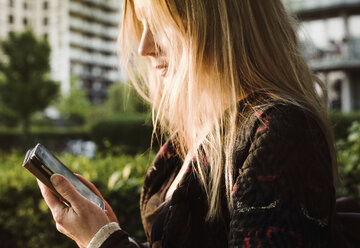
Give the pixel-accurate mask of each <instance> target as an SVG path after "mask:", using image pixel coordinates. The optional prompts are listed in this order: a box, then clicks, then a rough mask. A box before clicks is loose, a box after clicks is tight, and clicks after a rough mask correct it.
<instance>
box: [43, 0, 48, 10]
mask: <svg viewBox="0 0 360 248" xmlns="http://www.w3.org/2000/svg"><path fill="white" fill-rule="evenodd" d="M48 8H49V3H48V1H45V2H44V3H43V9H48Z"/></svg>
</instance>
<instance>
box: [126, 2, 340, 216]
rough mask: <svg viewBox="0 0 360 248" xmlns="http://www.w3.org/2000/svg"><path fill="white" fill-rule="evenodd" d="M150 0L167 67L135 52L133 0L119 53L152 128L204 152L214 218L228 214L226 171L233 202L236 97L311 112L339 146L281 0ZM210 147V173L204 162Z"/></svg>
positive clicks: (187, 149) (188, 149)
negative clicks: (162, 72) (159, 69)
mask: <svg viewBox="0 0 360 248" xmlns="http://www.w3.org/2000/svg"><path fill="white" fill-rule="evenodd" d="M144 2H145V3H146V21H147V22H148V24H149V26H150V29H151V31H152V33H153V35H154V40H155V43H157V44H163V45H164V46H165V47H167V51H166V52H167V57H168V58H169V62H168V63H169V65H168V72H167V75H166V77H164V78H161V77H160V76H158V75H156V74H155V72H154V70H153V69H152V68H150V67H149V66H147V64H146V63H145V62H144V59H143V58H140V56H138V54H137V48H138V45H139V42H140V39H141V33H142V27H141V23H140V22H139V21H138V20H137V19H136V16H135V9H134V3H133V0H125V4H124V16H123V22H122V32H121V39H120V40H121V54H122V56H123V59H124V63H125V66H126V67H127V70H128V72H129V76H130V78H131V80H132V82H133V84H134V86H135V88H136V89H137V90H138V92H139V94H140V95H141V96H143V97H144V99H146V100H147V101H148V102H149V103H150V104H151V105H152V109H153V122H154V130H155V129H156V128H157V126H158V125H160V129H161V131H162V134H163V135H165V136H167V137H170V136H171V137H172V141H173V143H174V144H175V147H176V150H177V152H178V153H179V155H180V156H181V157H182V158H183V159H184V165H183V166H189V163H191V161H190V160H191V158H192V156H193V155H194V156H195V157H196V158H197V164H196V166H197V167H198V169H197V170H196V171H197V174H198V177H199V179H200V181H201V183H202V185H203V186H204V189H205V192H206V194H207V197H208V203H209V212H208V219H209V220H211V219H214V218H217V217H219V216H220V215H221V212H222V209H221V200H220V199H221V190H222V189H221V185H222V181H223V180H224V179H225V185H226V193H227V198H228V205H229V208H230V209H231V208H232V198H231V189H232V187H233V184H234V182H233V169H234V168H233V163H232V158H231V155H232V149H233V145H234V142H235V138H236V135H237V130H238V128H239V125H241V123H239V122H238V120H239V119H238V116H239V110H238V109H237V103H238V101H239V100H241V99H245V98H246V97H247V96H248V95H249V94H251V93H253V92H259V97H261V96H263V97H264V98H263V99H265V98H271V99H276V100H279V101H283V102H290V103H292V104H296V105H298V106H300V107H301V108H305V109H306V110H308V111H310V112H312V113H313V114H314V116H315V118H316V119H317V122H318V123H319V125H320V127H321V128H322V129H323V131H324V133H325V135H326V137H327V140H328V144H329V148H330V151H331V154H332V155H333V156H334V154H335V153H334V147H333V144H334V142H333V137H332V135H331V131H330V128H329V124H328V120H327V114H326V110H325V108H324V104H323V103H322V101H321V99H320V98H319V96H318V94H317V92H316V90H315V83H317V84H319V85H320V86H322V83H321V82H320V81H319V80H318V78H316V77H315V76H314V75H313V73H312V72H311V71H310V70H309V68H308V66H307V65H306V63H305V61H304V59H303V57H302V56H301V55H300V53H299V49H298V44H297V37H296V34H295V31H294V29H293V25H292V23H294V22H293V19H292V18H291V17H290V16H289V15H288V14H287V12H286V11H285V9H284V6H283V4H282V2H281V1H280V0H271V1H262V0H241V1H233V0H224V1H218V0H208V1H199V0H187V1H182V0H146V1H144ZM172 51H176V52H172ZM134 68H136V69H135V70H134ZM324 93H326V92H325V91H324ZM261 100H262V99H259V101H260V102H261ZM249 104H251V103H249ZM225 110H226V111H225ZM205 154H206V161H207V163H208V164H209V166H210V174H209V175H208V176H206V175H205V173H204V169H203V167H202V166H200V164H201V163H202V162H203V161H202V160H204V157H205ZM332 160H333V168H334V173H336V162H335V161H336V159H335V157H333V158H332ZM224 175H225V176H224Z"/></svg>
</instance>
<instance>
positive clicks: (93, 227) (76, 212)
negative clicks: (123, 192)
mask: <svg viewBox="0 0 360 248" xmlns="http://www.w3.org/2000/svg"><path fill="white" fill-rule="evenodd" d="M78 178H79V179H80V180H81V181H83V182H84V183H85V184H86V185H88V186H89V187H90V188H91V189H92V190H94V191H95V192H96V193H97V194H98V195H99V196H100V197H101V195H100V193H99V191H98V190H97V189H96V188H95V186H94V185H92V184H90V183H89V182H87V181H86V180H85V179H84V178H83V177H80V176H78ZM38 183H39V187H40V190H41V194H42V195H43V197H44V199H45V201H46V203H47V205H48V206H49V208H50V211H51V213H52V215H53V218H54V220H55V222H56V228H57V230H58V231H59V232H61V233H63V234H65V235H66V236H68V237H69V238H71V239H73V240H74V241H75V242H76V243H77V245H78V246H79V247H87V245H88V244H89V242H90V241H91V239H92V238H93V236H94V235H95V234H96V233H97V232H98V230H99V229H100V228H101V227H103V226H104V225H106V224H108V223H110V222H112V221H117V220H116V217H115V214H114V213H113V211H112V210H111V208H110V206H109V204H107V203H106V207H107V211H103V210H102V209H101V208H100V207H98V206H96V205H95V204H94V203H92V202H91V201H89V200H88V199H86V198H85V197H83V196H82V195H80V194H79V193H78V192H77V191H76V189H75V188H74V186H73V185H72V184H71V183H70V182H69V181H68V180H67V179H66V178H65V177H63V176H61V175H53V176H52V177H51V183H52V184H53V186H54V188H55V189H56V190H57V191H58V192H59V194H61V195H62V196H63V197H64V198H65V199H66V200H67V201H68V202H70V204H71V207H68V206H66V205H65V204H64V203H63V202H62V201H61V200H59V199H58V197H57V196H56V195H54V194H53V193H52V192H51V191H50V189H49V188H48V187H46V186H45V185H44V184H43V183H41V182H40V181H38Z"/></svg>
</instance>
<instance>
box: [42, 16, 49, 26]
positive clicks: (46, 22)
mask: <svg viewBox="0 0 360 248" xmlns="http://www.w3.org/2000/svg"><path fill="white" fill-rule="evenodd" d="M48 22H49V20H48V18H47V17H45V18H44V19H43V24H44V26H47V25H48Z"/></svg>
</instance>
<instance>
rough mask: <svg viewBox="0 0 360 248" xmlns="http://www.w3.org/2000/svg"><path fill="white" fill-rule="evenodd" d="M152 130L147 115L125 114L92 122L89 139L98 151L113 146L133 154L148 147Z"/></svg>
mask: <svg viewBox="0 0 360 248" xmlns="http://www.w3.org/2000/svg"><path fill="white" fill-rule="evenodd" d="M152 129H153V128H152V125H151V120H150V118H149V115H148V114H127V115H122V116H115V117H107V118H103V119H101V120H98V121H96V122H94V123H93V124H92V125H91V127H90V137H91V140H93V141H94V142H95V143H96V144H97V146H98V148H99V149H100V150H103V149H105V148H106V149H107V148H109V146H110V145H111V146H113V145H115V146H118V147H121V150H122V151H123V152H126V153H131V154H134V153H137V152H144V151H145V150H147V149H148V148H149V147H150V143H151V135H152Z"/></svg>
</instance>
